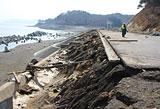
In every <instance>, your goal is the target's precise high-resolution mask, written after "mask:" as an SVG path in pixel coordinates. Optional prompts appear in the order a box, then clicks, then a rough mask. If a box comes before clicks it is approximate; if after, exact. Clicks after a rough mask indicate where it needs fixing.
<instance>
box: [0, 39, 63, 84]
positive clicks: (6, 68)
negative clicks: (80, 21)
mask: <svg viewBox="0 0 160 109" xmlns="http://www.w3.org/2000/svg"><path fill="white" fill-rule="evenodd" d="M59 41H60V40H49V41H42V42H41V43H32V44H25V45H20V46H17V47H16V48H13V49H11V50H10V52H7V53H2V52H0V85H2V84H4V83H5V82H6V81H7V80H8V79H9V78H11V77H13V76H12V75H8V73H10V72H13V71H24V70H25V68H26V66H27V64H28V63H29V62H30V61H31V60H32V59H35V57H34V53H35V52H37V51H39V50H41V49H43V48H46V47H48V46H50V45H53V44H55V43H57V42H59Z"/></svg>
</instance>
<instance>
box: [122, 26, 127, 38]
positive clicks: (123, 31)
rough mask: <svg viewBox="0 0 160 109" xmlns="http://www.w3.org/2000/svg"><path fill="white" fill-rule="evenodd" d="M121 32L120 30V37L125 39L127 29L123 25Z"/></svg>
mask: <svg viewBox="0 0 160 109" xmlns="http://www.w3.org/2000/svg"><path fill="white" fill-rule="evenodd" d="M121 30H122V37H125V35H126V32H127V28H126V25H125V24H123V25H122V26H121Z"/></svg>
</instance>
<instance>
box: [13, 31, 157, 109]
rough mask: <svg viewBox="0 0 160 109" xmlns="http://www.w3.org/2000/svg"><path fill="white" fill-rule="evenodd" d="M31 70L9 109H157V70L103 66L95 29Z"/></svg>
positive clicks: (106, 62) (104, 58)
mask: <svg viewBox="0 0 160 109" xmlns="http://www.w3.org/2000/svg"><path fill="white" fill-rule="evenodd" d="M55 65H57V67H54V66H55ZM32 68H34V69H32V71H30V73H28V75H26V77H28V80H29V81H28V84H27V85H25V86H24V87H21V88H20V90H19V91H18V92H17V93H16V95H15V96H16V97H15V98H14V108H15V109H21V108H26V109H159V108H160V102H159V101H160V85H159V84H160V83H159V82H160V70H159V69H133V68H128V67H127V66H124V65H123V63H122V62H121V61H119V62H109V60H108V57H107V55H106V53H105V49H104V46H103V44H102V41H101V39H100V37H99V34H98V32H97V30H89V31H86V32H84V34H81V35H79V36H78V37H76V38H75V39H74V41H72V43H70V44H69V45H68V46H66V47H64V48H62V49H60V50H58V52H57V53H56V54H55V55H54V56H52V57H50V58H48V59H47V61H45V62H44V63H43V64H42V65H41V66H39V67H32ZM33 74H34V75H33ZM22 90H23V93H22Z"/></svg>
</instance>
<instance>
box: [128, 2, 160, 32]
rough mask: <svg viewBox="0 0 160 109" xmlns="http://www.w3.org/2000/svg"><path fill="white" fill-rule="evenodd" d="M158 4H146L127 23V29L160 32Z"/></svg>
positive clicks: (159, 7) (159, 9) (159, 8)
mask: <svg viewBox="0 0 160 109" xmlns="http://www.w3.org/2000/svg"><path fill="white" fill-rule="evenodd" d="M159 15H160V5H159V4H157V5H150V4H149V5H146V6H145V8H144V9H143V10H142V11H141V12H139V13H138V14H137V15H135V16H134V17H133V18H132V19H131V20H130V21H129V22H128V24H127V27H128V30H129V31H133V32H151V33H152V32H160V20H159V18H160V17H159Z"/></svg>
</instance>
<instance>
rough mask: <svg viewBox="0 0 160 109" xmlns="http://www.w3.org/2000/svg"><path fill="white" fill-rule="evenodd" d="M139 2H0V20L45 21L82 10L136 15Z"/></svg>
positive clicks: (26, 0)
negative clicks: (61, 14)
mask: <svg viewBox="0 0 160 109" xmlns="http://www.w3.org/2000/svg"><path fill="white" fill-rule="evenodd" d="M138 3H139V0H0V20H2V19H47V18H55V17H56V16H57V15H59V14H60V13H63V12H67V11H72V10H83V11H87V12H89V13H92V14H103V15H105V14H112V13H117V12H119V13H122V14H136V13H138V12H139V11H140V10H138V9H137V6H138Z"/></svg>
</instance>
